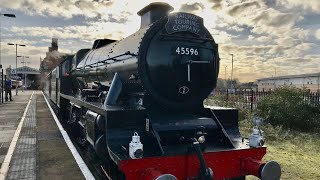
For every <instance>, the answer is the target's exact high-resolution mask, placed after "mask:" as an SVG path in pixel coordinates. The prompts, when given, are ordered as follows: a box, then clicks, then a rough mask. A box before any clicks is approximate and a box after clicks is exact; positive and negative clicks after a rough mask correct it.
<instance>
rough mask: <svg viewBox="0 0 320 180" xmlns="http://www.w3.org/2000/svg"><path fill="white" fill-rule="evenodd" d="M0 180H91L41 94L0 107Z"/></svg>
mask: <svg viewBox="0 0 320 180" xmlns="http://www.w3.org/2000/svg"><path fill="white" fill-rule="evenodd" d="M0 166H1V169H0V180H4V179H7V180H11V179H68V180H72V179H94V177H93V176H92V174H91V172H90V171H89V169H88V167H87V166H86V164H85V163H84V162H83V160H82V158H81V156H80V155H79V154H78V152H77V150H76V148H75V147H74V146H73V144H72V142H71V140H70V138H69V136H68V134H67V133H66V131H64V129H63V127H62V126H61V124H60V123H59V121H58V119H57V117H56V115H55V114H54V112H53V110H52V108H51V107H50V105H49V103H48V101H47V100H46V98H45V97H44V95H43V93H42V92H41V91H25V92H20V93H19V95H18V96H13V101H10V102H6V103H4V104H1V105H0Z"/></svg>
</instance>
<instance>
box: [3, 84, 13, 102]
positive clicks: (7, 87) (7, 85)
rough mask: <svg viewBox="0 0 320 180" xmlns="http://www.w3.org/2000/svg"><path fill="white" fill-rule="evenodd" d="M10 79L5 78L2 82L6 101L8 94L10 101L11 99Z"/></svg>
mask: <svg viewBox="0 0 320 180" xmlns="http://www.w3.org/2000/svg"><path fill="white" fill-rule="evenodd" d="M11 90H12V81H11V80H10V79H7V80H6V81H5V83H4V91H5V93H6V97H5V98H6V101H8V94H9V96H10V101H12V93H11Z"/></svg>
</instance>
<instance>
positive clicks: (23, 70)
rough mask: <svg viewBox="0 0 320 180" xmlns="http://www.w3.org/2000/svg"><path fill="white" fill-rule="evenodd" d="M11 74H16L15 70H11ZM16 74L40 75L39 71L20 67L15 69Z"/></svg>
mask: <svg viewBox="0 0 320 180" xmlns="http://www.w3.org/2000/svg"><path fill="white" fill-rule="evenodd" d="M11 74H16V69H11ZM17 74H40V71H39V70H38V69H34V68H31V67H28V66H22V67H18V68H17Z"/></svg>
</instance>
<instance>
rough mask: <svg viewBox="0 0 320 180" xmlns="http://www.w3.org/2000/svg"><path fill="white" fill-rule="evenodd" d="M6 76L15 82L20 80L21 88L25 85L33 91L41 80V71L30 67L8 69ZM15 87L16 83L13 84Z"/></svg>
mask: <svg viewBox="0 0 320 180" xmlns="http://www.w3.org/2000/svg"><path fill="white" fill-rule="evenodd" d="M6 74H7V78H10V79H12V80H13V81H15V80H18V82H19V84H18V85H19V87H20V86H22V85H25V87H26V88H31V89H36V87H37V86H38V85H37V84H38V81H39V78H40V71H39V70H38V69H35V68H32V67H29V66H22V67H18V68H17V69H15V68H14V69H11V68H8V69H7V72H6ZM13 85H15V83H13Z"/></svg>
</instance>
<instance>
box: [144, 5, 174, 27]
mask: <svg viewBox="0 0 320 180" xmlns="http://www.w3.org/2000/svg"><path fill="white" fill-rule="evenodd" d="M171 11H173V7H172V6H170V5H169V4H167V3H162V2H154V3H151V4H149V5H148V6H146V7H144V8H143V9H141V10H140V11H139V12H138V15H139V16H141V27H140V29H141V28H144V27H147V26H149V25H150V24H152V23H154V22H155V21H158V20H159V19H160V18H162V17H163V16H167V15H168V14H169V12H171Z"/></svg>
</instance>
